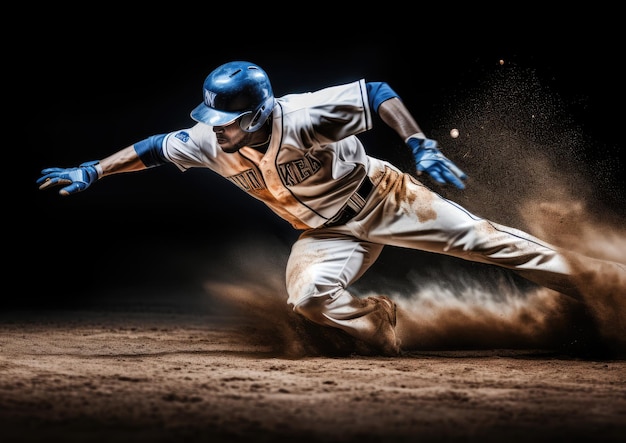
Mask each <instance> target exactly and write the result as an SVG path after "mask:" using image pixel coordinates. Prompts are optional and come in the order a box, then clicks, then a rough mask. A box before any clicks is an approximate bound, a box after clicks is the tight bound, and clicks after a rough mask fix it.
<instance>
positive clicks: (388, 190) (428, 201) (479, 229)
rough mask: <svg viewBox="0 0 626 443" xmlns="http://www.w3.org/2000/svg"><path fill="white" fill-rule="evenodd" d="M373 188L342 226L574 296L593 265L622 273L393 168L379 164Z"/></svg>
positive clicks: (586, 281) (372, 238) (578, 295)
mask: <svg viewBox="0 0 626 443" xmlns="http://www.w3.org/2000/svg"><path fill="white" fill-rule="evenodd" d="M376 189H377V191H378V193H377V194H375V196H374V197H373V198H371V199H370V200H369V201H368V204H367V205H366V207H365V208H364V210H363V211H362V213H360V214H359V215H358V216H357V217H356V218H355V219H354V220H352V221H351V222H349V223H348V225H347V227H349V228H350V229H352V230H353V232H354V233H355V235H357V236H359V237H360V238H362V239H364V240H368V241H371V242H375V243H381V244H388V245H395V246H400V247H406V248H412V249H419V250H424V251H430V252H436V253H441V254H446V255H451V256H455V257H459V258H462V259H466V260H471V261H476V262H482V263H488V264H493V265H497V266H501V267H504V268H508V269H511V270H513V271H515V272H516V273H518V274H520V275H522V276H523V277H525V278H527V279H529V280H531V281H533V282H535V283H537V284H540V285H542V286H545V287H547V288H550V289H554V290H557V291H559V292H561V293H563V294H567V295H570V296H573V297H575V298H577V299H580V298H581V293H582V291H583V287H584V286H586V285H588V284H589V282H590V281H591V280H590V276H591V275H593V274H594V273H597V272H598V270H599V269H603V270H606V269H610V270H611V271H612V272H613V273H614V275H615V276H616V278H617V280H618V281H622V282H623V281H624V278H625V276H626V271H625V270H624V267H623V266H620V265H619V264H617V263H611V262H603V261H599V260H595V259H591V258H587V257H583V256H580V255H579V254H575V253H573V252H568V251H563V250H561V249H559V248H557V247H555V246H553V245H550V244H548V243H546V242H543V241H542V240H540V239H538V238H536V237H534V236H532V235H530V234H528V233H525V232H523V231H521V230H519V229H514V228H511V227H507V226H503V225H500V224H497V223H494V222H492V221H489V220H486V219H483V218H480V217H478V216H476V215H474V214H472V213H470V212H469V211H467V210H466V209H464V208H463V207H461V206H459V205H458V204H456V203H454V202H451V201H449V200H447V199H444V198H443V197H441V196H440V195H438V194H437V193H435V192H433V191H432V190H430V189H429V188H427V187H426V186H424V185H423V184H422V183H420V182H419V181H417V180H416V179H415V178H413V177H411V176H410V175H408V174H401V173H400V172H399V171H397V170H394V169H393V168H389V167H387V168H385V174H384V175H383V179H382V180H381V182H380V183H379V184H378V186H377V188H376ZM621 289H622V293H623V292H624V287H623V286H622V288H621Z"/></svg>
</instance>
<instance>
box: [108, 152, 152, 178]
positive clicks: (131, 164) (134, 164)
mask: <svg viewBox="0 0 626 443" xmlns="http://www.w3.org/2000/svg"><path fill="white" fill-rule="evenodd" d="M98 166H99V168H100V169H101V172H100V171H98V172H99V173H100V174H99V175H100V177H104V176H107V175H112V174H118V173H121V172H133V171H141V170H143V169H146V165H144V163H143V162H142V161H141V159H140V158H139V155H137V152H136V151H135V148H134V147H133V146H129V147H127V148H124V149H122V150H121V151H118V152H116V153H115V154H112V155H110V156H108V157H106V158H103V159H102V160H100V163H99V165H98Z"/></svg>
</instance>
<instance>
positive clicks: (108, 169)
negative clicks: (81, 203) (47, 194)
mask: <svg viewBox="0 0 626 443" xmlns="http://www.w3.org/2000/svg"><path fill="white" fill-rule="evenodd" d="M142 169H146V165H145V164H144V163H143V162H142V161H141V159H140V158H139V155H138V154H137V152H136V151H135V148H134V147H133V146H129V147H127V148H124V149H122V150H121V151H118V152H116V153H115V154H113V155H110V156H108V157H106V158H104V159H102V160H99V161H98V160H96V161H90V162H86V163H82V164H81V165H80V166H77V167H74V168H46V169H43V170H42V171H41V173H42V176H41V177H40V178H39V179H37V184H38V185H39V189H42V190H43V189H48V188H53V187H57V186H63V187H62V188H61V189H60V190H59V194H60V195H64V196H65V195H70V194H76V193H78V192H82V191H84V190H85V189H87V188H88V187H89V186H91V185H92V184H93V183H95V182H96V181H98V180H99V179H101V178H102V177H104V176H106V175H111V174H118V173H121V172H132V171H140V170H142Z"/></svg>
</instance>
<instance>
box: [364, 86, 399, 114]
mask: <svg viewBox="0 0 626 443" xmlns="http://www.w3.org/2000/svg"><path fill="white" fill-rule="evenodd" d="M365 86H366V87H367V96H368V100H369V103H370V107H371V108H372V109H373V110H374V112H376V113H377V114H378V107H379V106H380V104H381V103H382V102H384V101H385V100H389V99H390V98H394V97H398V98H399V95H398V94H396V91H394V90H393V89H391V86H389V85H388V84H387V83H385V82H367V83H365Z"/></svg>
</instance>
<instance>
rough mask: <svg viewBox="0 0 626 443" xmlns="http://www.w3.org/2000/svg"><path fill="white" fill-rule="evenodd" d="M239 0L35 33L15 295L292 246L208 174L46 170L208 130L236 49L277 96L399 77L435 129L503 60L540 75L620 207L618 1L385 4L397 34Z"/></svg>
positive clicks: (279, 228)
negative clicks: (65, 174) (583, 11)
mask: <svg viewBox="0 0 626 443" xmlns="http://www.w3.org/2000/svg"><path fill="white" fill-rule="evenodd" d="M56 12H58V11H56ZM236 12H237V11H232V12H231V14H230V16H229V15H226V14H224V15H223V16H217V15H215V14H214V15H211V14H209V13H208V12H207V14H208V15H209V17H207V18H206V21H205V20H204V19H202V20H199V21H200V22H201V24H200V23H193V24H192V23H189V22H187V21H185V20H189V19H188V18H186V19H183V18H182V17H181V18H177V17H176V14H172V15H171V16H169V17H168V14H163V16H162V17H161V18H160V19H159V20H147V19H146V21H145V22H144V21H141V20H122V21H121V22H119V23H117V22H115V21H114V20H108V21H107V22H106V25H95V24H94V20H87V21H84V20H83V21H72V22H68V21H66V20H64V21H59V20H55V21H50V23H49V25H48V28H39V29H36V30H33V32H34V33H35V34H34V39H33V44H32V47H31V48H30V50H29V51H16V52H19V54H17V55H16V57H15V60H17V61H18V62H17V63H15V64H14V65H13V66H14V67H13V69H12V71H11V72H10V73H9V74H10V76H11V79H12V80H11V82H10V83H9V87H13V86H15V92H13V93H10V94H9V95H10V96H12V97H15V96H16V94H17V95H19V97H18V99H17V100H16V101H15V104H14V105H13V108H12V109H14V110H15V112H13V115H14V116H15V117H17V124H16V125H15V127H14V128H10V129H9V132H10V133H12V135H13V136H12V137H10V140H8V145H7V146H6V147H5V149H7V150H8V151H10V152H11V153H12V160H13V161H11V167H12V169H14V170H17V180H15V181H12V183H11V185H10V186H9V190H8V193H9V194H10V197H9V200H10V201H11V204H12V206H13V207H12V209H11V211H9V213H8V217H7V219H8V221H9V225H8V229H7V230H6V237H7V239H6V242H7V244H9V248H8V251H9V254H8V255H9V257H10V261H9V262H10V265H9V267H8V268H5V269H8V272H7V274H6V276H7V277H8V280H9V281H14V282H19V284H18V285H16V287H17V289H16V290H11V291H9V292H8V293H7V294H6V295H5V300H6V303H5V306H7V307H11V306H15V307H29V308H39V307H41V308H53V307H67V306H84V305H89V304H90V303H93V302H94V300H95V299H100V298H103V297H104V298H106V297H109V296H111V295H112V294H116V293H119V294H137V293H146V294H154V295H155V297H156V296H157V295H159V296H163V294H172V296H174V294H181V293H201V292H202V283H203V281H204V280H206V278H207V277H208V276H209V275H211V267H212V263H213V262H214V261H215V260H217V261H219V260H220V256H221V254H223V253H224V252H226V251H228V250H229V248H230V247H231V245H233V247H236V248H238V251H240V252H239V253H240V254H242V255H245V254H246V249H245V247H242V245H241V244H242V243H243V244H245V242H246V241H248V240H247V239H250V238H254V237H255V236H260V237H261V238H263V239H264V241H266V242H267V244H269V245H275V246H274V248H275V249H274V248H273V247H271V246H270V247H269V248H268V249H267V250H266V251H261V255H260V257H263V252H266V253H267V255H268V256H270V257H271V256H273V255H275V254H277V253H282V252H284V251H287V250H288V248H289V245H290V244H291V243H292V242H293V240H294V239H295V238H296V235H297V232H295V231H293V230H291V228H290V227H289V226H288V225H287V224H286V223H284V222H283V221H281V220H279V219H278V218H277V217H276V216H274V215H273V214H272V213H271V212H269V210H267V209H266V208H265V207H264V206H262V205H261V204H259V203H258V202H256V201H254V200H252V199H251V198H249V197H248V196H246V195H245V194H242V193H241V192H240V191H239V190H238V189H235V188H234V187H233V186H231V185H230V184H228V183H227V182H226V181H225V180H223V179H222V178H220V177H217V176H215V175H214V174H213V173H211V172H210V171H208V170H207V171H200V170H197V171H196V170H194V171H190V172H187V173H184V174H183V173H180V172H179V171H178V170H177V169H176V168H174V167H173V166H171V165H168V166H165V167H162V168H158V169H153V170H149V171H142V172H139V173H136V174H125V175H120V176H116V177H111V178H107V179H106V180H104V181H101V182H98V183H96V184H95V185H93V186H92V187H91V188H90V189H89V190H87V191H86V192H83V193H81V194H78V195H74V196H69V197H61V196H59V195H58V194H57V190H54V189H53V190H48V191H45V192H44V191H39V190H38V189H37V185H36V184H35V181H36V179H37V178H38V177H39V176H40V171H41V169H43V168H46V167H52V166H59V167H71V166H75V165H78V164H80V163H82V162H84V161H88V160H94V159H99V158H103V157H105V156H107V155H109V154H111V153H113V152H115V151H117V150H118V149H121V148H123V147H126V146H128V145H130V144H132V143H134V142H136V141H139V140H141V139H143V138H145V137H147V136H149V135H152V134H155V133H164V132H169V131H172V130H175V129H178V128H181V127H188V126H191V125H192V124H193V121H192V120H191V118H190V117H189V112H190V111H191V109H193V107H195V106H196V105H197V104H198V103H200V101H201V100H202V82H203V80H204V78H205V76H206V75H207V74H208V73H209V72H210V71H211V70H212V69H214V68H215V67H217V66H218V65H220V64H222V63H224V62H227V61H230V60H236V59H242V60H249V61H252V62H255V63H257V64H259V65H260V66H261V67H263V68H264V69H265V70H266V71H267V72H268V74H269V76H270V78H271V79H272V83H273V87H274V92H275V95H277V96H280V95H283V94H286V93H289V92H304V91H307V90H314V89H317V88H322V87H324V86H328V85H331V84H337V83H341V82H344V81H352V80H356V79H359V78H362V77H363V78H365V79H367V80H371V81H386V82H388V83H389V84H390V85H392V87H393V88H394V89H395V90H396V91H397V92H398V93H399V94H400V95H401V96H402V98H403V100H404V101H405V102H406V103H407V104H408V105H409V108H410V109H411V110H412V112H413V113H414V116H415V117H416V119H417V120H418V122H419V123H420V125H421V126H422V128H423V129H424V130H425V132H426V133H427V134H435V135H438V134H442V133H443V132H442V131H443V130H444V129H445V131H447V130H448V128H447V127H445V124H446V123H447V121H446V120H445V119H444V118H443V117H442V109H443V108H442V105H444V104H445V105H446V106H447V107H449V108H454V106H455V103H454V101H455V100H457V99H458V100H462V99H465V98H466V97H463V94H464V91H465V90H468V89H472V88H476V87H477V85H480V84H481V82H482V81H484V79H485V78H487V77H489V76H491V75H493V73H494V72H497V71H498V70H514V71H519V72H521V73H528V72H531V73H532V74H533V78H536V79H538V81H540V82H541V85H542V87H545V88H547V89H549V91H550V93H551V94H554V96H556V97H558V98H559V100H560V101H561V103H562V111H563V112H564V113H565V114H566V115H568V116H569V117H570V118H571V121H570V122H569V123H568V124H571V125H574V126H575V127H576V128H577V129H578V130H579V131H580V132H581V133H582V134H584V137H585V140H588V141H589V142H587V141H585V142H583V143H582V150H583V151H584V152H582V153H581V155H582V156H583V157H584V158H586V159H587V162H586V164H588V165H590V167H589V170H585V171H581V173H584V174H587V175H593V174H594V168H596V165H598V164H602V165H604V166H603V168H604V169H602V171H601V172H602V174H601V180H600V181H601V184H600V190H601V191H602V192H601V197H600V198H601V199H605V200H606V203H607V205H608V206H610V207H613V208H617V211H618V212H619V211H620V209H619V208H620V207H621V206H622V203H623V201H624V184H623V171H624V168H623V160H621V157H622V156H621V154H620V152H623V149H624V143H623V138H622V131H623V129H622V128H623V121H622V120H623V115H624V113H623V112H622V110H621V109H622V108H621V107H622V104H623V102H624V101H623V96H624V85H623V78H624V68H623V55H624V52H623V45H622V41H621V39H620V38H619V32H618V30H619V28H618V27H617V26H615V25H613V21H614V19H613V13H611V11H602V12H597V11H596V13H595V15H591V14H590V15H589V16H580V17H576V18H575V20H572V19H571V18H570V19H562V20H560V21H559V22H558V23H557V22H555V21H554V20H548V19H547V18H545V17H544V18H543V19H542V17H541V16H540V15H537V16H533V20H532V21H528V20H526V21H525V23H524V25H523V26H517V27H515V28H513V27H512V25H511V23H510V22H511V21H512V20H513V17H511V16H510V15H509V16H508V18H506V19H505V18H501V19H499V20H495V21H490V20H483V21H482V22H481V23H478V22H476V21H474V20H473V19H470V18H469V17H468V18H467V20H466V21H463V20H461V19H462V17H460V16H458V15H457V16H455V17H454V18H455V19H456V20H457V21H453V22H446V20H445V16H442V15H441V14H439V15H437V16H436V19H432V18H431V19H430V20H428V22H429V24H430V26H428V27H426V26H424V25H425V24H424V23H423V22H424V20H425V18H421V19H419V20H418V19H415V20H414V21H412V20H409V21H407V22H405V21H402V22H397V21H396V20H397V18H396V17H388V18H387V17H386V15H385V14H382V15H381V16H377V17H376V18H377V20H378V21H380V22H382V23H381V24H380V26H382V25H383V24H384V26H385V31H384V32H382V30H380V29H378V28H377V25H376V24H373V23H369V22H363V23H361V22H359V21H351V22H348V25H346V26H344V25H342V24H341V22H340V21H339V20H338V19H337V20H331V17H328V16H327V17H325V18H326V21H325V22H323V23H322V22H320V23H309V22H306V21H305V22H303V23H302V26H300V25H298V24H294V25H292V26H291V27H289V28H285V27H282V26H283V25H280V24H271V25H270V24H269V22H268V19H267V18H266V19H264V20H259V21H258V22H256V23H255V24H254V26H251V25H249V24H246V25H244V24H243V23H239V22H237V21H236V20H232V15H233V14H235V15H236ZM372 12H374V11H372ZM204 13H205V11H198V14H199V15H202V14H204ZM186 14H187V15H189V12H187V13H186ZM260 14H261V13H260ZM251 15H254V14H252V13H249V14H247V15H246V16H247V18H248V19H249V20H250V21H251V22H253V23H254V22H255V21H254V20H253V17H251ZM261 15H262V14H261ZM374 15H376V14H374ZM118 18H119V17H118ZM518 19H521V20H524V18H523V17H518ZM178 20H180V21H181V22H178ZM599 21H601V22H602V23H599ZM459 23H462V24H463V26H460V25H459ZM555 23H556V24H555ZM557 24H558V26H557ZM359 25H360V26H363V28H360V27H359ZM591 25H593V26H591ZM500 60H504V62H505V63H504V65H500V63H499V61H500ZM24 97H25V98H24ZM13 131H16V132H13ZM364 140H365V141H366V142H368V146H369V148H370V152H372V153H374V154H376V155H379V156H382V157H387V158H389V159H392V160H398V161H403V155H404V154H403V152H402V146H401V143H399V141H398V140H397V139H396V138H394V136H393V134H391V133H390V132H389V131H388V130H387V129H386V128H384V127H382V126H381V125H380V124H379V125H377V127H376V129H375V131H374V133H372V134H369V133H368V134H367V135H365V136H364ZM441 142H442V147H443V148H444V149H445V148H446V145H445V143H446V140H443V139H442V140H441ZM448 142H449V140H448ZM563 155H565V156H566V155H568V154H566V153H564V154H563ZM450 156H451V157H453V158H454V155H450ZM455 160H458V161H459V162H460V164H461V165H463V162H462V159H456V158H455ZM607 165H608V166H607ZM16 166H17V167H16ZM464 166H465V165H464ZM467 172H468V174H469V175H470V176H472V173H473V171H472V170H468V171H467ZM15 173H16V172H13V173H12V175H11V176H13V174H15ZM15 185H17V188H19V189H18V192H17V193H15V192H14V191H13V190H14V189H15V187H16V186H15ZM493 185H494V187H497V186H498V183H493ZM457 195H459V196H460V195H461V194H454V193H453V194H452V196H453V197H456V196H457ZM463 203H464V202H463ZM14 245H15V246H14ZM231 252H232V251H231ZM251 252H252V251H251ZM254 254H256V255H259V252H254ZM422 258H423V257H422ZM415 259H416V261H417V262H419V261H420V257H419V256H418V257H415ZM392 264H395V265H397V261H396V260H394V258H393V257H391V256H383V257H381V265H380V266H381V268H382V269H384V267H385V266H387V267H390V268H393V266H392ZM124 296H125V295H120V297H124Z"/></svg>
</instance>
